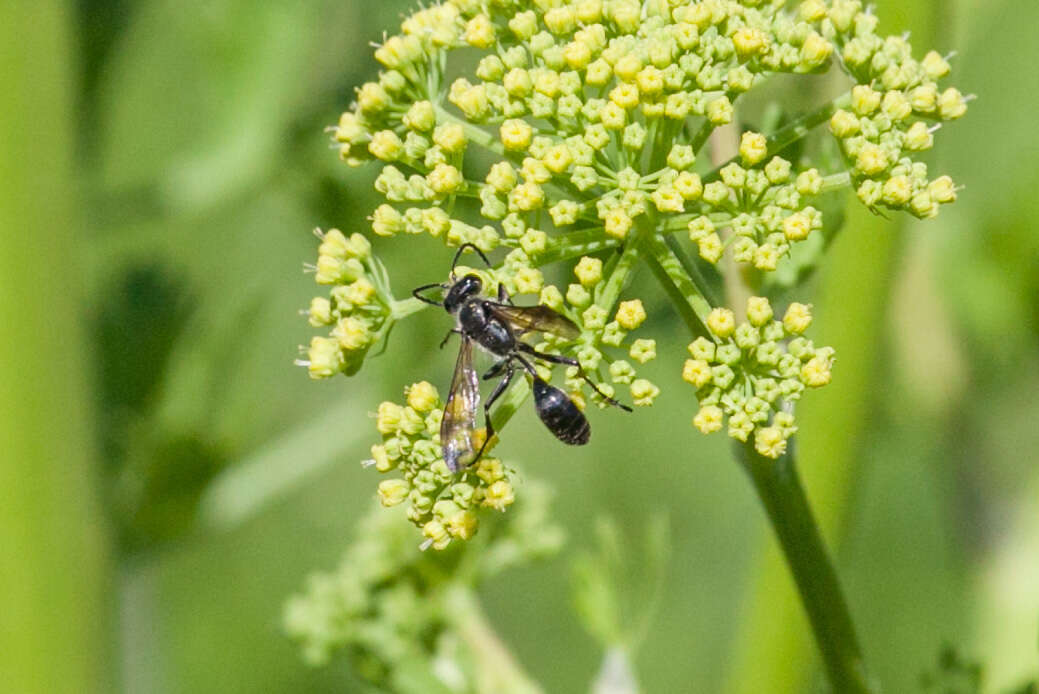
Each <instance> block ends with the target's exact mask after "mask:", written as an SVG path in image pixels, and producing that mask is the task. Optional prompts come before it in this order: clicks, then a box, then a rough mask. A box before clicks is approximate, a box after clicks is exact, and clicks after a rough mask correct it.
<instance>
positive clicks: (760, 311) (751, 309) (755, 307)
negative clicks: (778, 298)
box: [747, 296, 772, 328]
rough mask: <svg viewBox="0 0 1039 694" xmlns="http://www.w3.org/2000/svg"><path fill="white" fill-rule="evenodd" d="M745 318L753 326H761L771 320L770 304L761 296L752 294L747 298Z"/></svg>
mask: <svg viewBox="0 0 1039 694" xmlns="http://www.w3.org/2000/svg"><path fill="white" fill-rule="evenodd" d="M747 320H749V321H750V324H751V325H753V326H754V327H757V328H760V327H761V326H763V325H765V324H766V323H768V322H769V321H770V320H772V304H770V303H769V302H768V299H766V298H765V297H763V296H752V297H750V298H749V299H747Z"/></svg>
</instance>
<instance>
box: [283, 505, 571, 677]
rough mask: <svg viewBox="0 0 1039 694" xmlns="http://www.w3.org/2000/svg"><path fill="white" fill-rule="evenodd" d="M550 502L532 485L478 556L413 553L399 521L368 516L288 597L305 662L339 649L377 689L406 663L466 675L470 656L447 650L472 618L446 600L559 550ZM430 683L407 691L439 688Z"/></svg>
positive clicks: (290, 628) (293, 633)
mask: <svg viewBox="0 0 1039 694" xmlns="http://www.w3.org/2000/svg"><path fill="white" fill-rule="evenodd" d="M549 502H550V495H549V493H548V492H547V490H546V489H545V488H544V487H543V486H541V485H538V484H531V485H529V489H528V493H527V494H525V495H524V499H523V501H522V503H520V504H518V507H517V509H516V512H515V513H514V514H510V517H508V518H504V519H502V522H500V523H496V524H494V527H493V528H491V529H489V532H488V533H487V534H486V535H485V536H484V538H483V539H484V542H483V546H482V547H480V548H479V550H477V548H475V547H474V548H472V549H469V548H468V547H463V548H462V549H461V550H460V551H457V552H446V553H441V552H437V553H430V552H421V551H419V549H418V548H417V547H416V546H415V542H414V541H413V539H412V537H411V533H410V532H409V531H408V530H407V529H406V526H405V525H404V524H403V523H400V522H399V518H397V517H396V514H387V513H385V512H382V511H379V512H375V513H370V514H368V515H367V516H366V517H364V518H362V519H361V521H360V522H359V523H358V526H357V535H356V539H355V540H354V541H353V543H352V544H351V545H350V547H349V549H348V550H347V551H346V554H345V555H344V556H343V559H342V561H341V562H340V564H339V566H338V567H337V568H336V569H335V570H334V571H332V572H329V573H317V574H314V575H312V576H310V577H309V578H308V579H307V585H306V587H305V589H304V591H303V592H302V593H300V594H297V595H294V596H292V597H291V598H290V599H289V600H288V602H287V603H286V605H285V608H284V614H283V628H284V629H285V631H286V632H287V633H288V635H289V636H290V637H292V638H293V639H295V640H296V641H298V642H299V644H300V646H301V648H302V652H303V657H304V659H305V660H306V661H307V663H308V664H310V665H315V666H317V665H324V664H326V663H328V661H329V660H330V659H331V657H332V655H333V654H334V653H335V652H336V651H339V650H344V651H346V653H347V655H348V656H349V657H350V659H351V661H352V664H353V665H354V671H355V672H356V673H358V674H359V675H360V676H362V677H364V678H365V679H366V680H367V681H369V682H370V683H372V684H375V685H382V686H386V685H387V684H389V682H388V678H390V677H392V676H393V673H395V672H397V671H399V670H400V668H401V666H402V664H407V665H409V666H410V669H409V672H412V673H413V674H415V673H416V672H421V673H422V675H423V677H426V678H435V677H436V672H435V670H436V668H435V667H434V665H435V661H436V660H437V659H438V658H447V659H449V660H452V661H454V662H456V663H457V665H456V667H460V668H461V669H460V670H458V671H459V672H465V673H466V674H467V675H470V676H471V675H472V673H471V672H470V671H469V670H468V667H469V665H471V664H470V663H468V659H467V658H465V657H459V655H460V654H458V653H457V652H453V650H454V649H451V648H450V646H451V645H452V644H453V641H454V640H455V639H457V638H459V637H460V636H461V637H462V638H464V636H462V635H461V634H459V631H458V630H457V629H456V624H459V623H464V622H465V621H466V619H467V618H468V617H469V615H467V614H464V613H463V610H464V609H465V608H466V605H467V604H466V602H465V601H454V602H452V601H450V600H448V599H447V596H448V594H450V593H451V592H452V590H453V591H456V592H457V591H459V590H462V591H469V590H471V588H472V586H473V585H474V584H476V583H479V582H480V581H482V580H485V579H486V578H488V577H490V576H493V575H494V574H496V573H498V572H500V571H502V570H505V569H507V568H510V567H512V566H515V565H518V564H524V563H528V562H530V561H534V560H537V559H539V558H542V557H545V556H549V555H551V554H553V553H555V552H556V551H557V550H558V549H559V548H560V546H561V545H562V542H563V534H562V531H561V529H560V528H559V527H558V526H556V525H555V524H553V523H552V522H551V520H550V518H549ZM463 565H464V567H465V569H464V570H459V567H461V566H463ZM447 637H451V638H450V639H448V638H447ZM453 645H457V644H453ZM465 645H466V646H468V647H471V648H474V649H478V647H479V644H465ZM429 682H430V683H429V685H428V686H427V687H425V688H423V687H421V686H419V685H416V687H418V688H414V687H413V689H412V690H409V691H433V690H436V689H440V688H442V687H443V683H442V682H439V683H438V682H433V680H432V679H430V680H429ZM434 684H437V685H438V686H433V685H434Z"/></svg>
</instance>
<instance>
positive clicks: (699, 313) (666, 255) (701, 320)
mask: <svg viewBox="0 0 1039 694" xmlns="http://www.w3.org/2000/svg"><path fill="white" fill-rule="evenodd" d="M643 248H644V249H645V251H646V253H645V256H646V260H647V262H648V264H649V267H650V270H651V271H652V272H653V275H654V276H655V277H656V278H657V280H658V281H659V282H660V284H661V286H662V287H663V288H664V291H665V292H667V295H668V296H669V297H670V298H671V300H672V303H673V304H674V305H675V308H676V309H677V310H678V313H679V315H680V316H681V317H682V320H684V321H685V323H686V325H687V326H689V331H690V332H692V333H693V335H694V336H695V337H699V336H701V335H707V334H708V332H707V328H706V327H705V323H706V322H707V315H708V314H709V313H710V312H711V305H710V304H709V303H708V302H707V299H705V298H704V295H703V292H701V291H700V288H699V287H697V286H696V285H695V284H694V283H693V280H692V279H690V277H689V274H688V273H687V272H686V270H685V268H684V267H683V266H682V261H681V260H680V259H679V258H678V256H677V255H675V253H674V251H672V250H671V249H670V248H669V247H668V246H667V244H665V243H664V242H663V241H662V240H661V239H660V237H659V236H658V235H652V236H650V237H648V238H646V239H645V241H643Z"/></svg>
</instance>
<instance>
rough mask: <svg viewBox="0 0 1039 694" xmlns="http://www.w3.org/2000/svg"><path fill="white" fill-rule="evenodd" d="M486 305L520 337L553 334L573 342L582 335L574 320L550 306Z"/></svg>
mask: <svg viewBox="0 0 1039 694" xmlns="http://www.w3.org/2000/svg"><path fill="white" fill-rule="evenodd" d="M484 305H485V306H487V308H489V309H490V311H491V313H493V314H494V315H495V317H497V318H498V320H500V321H502V322H503V323H505V324H506V325H508V326H509V327H510V328H512V329H513V331H514V332H516V333H518V334H520V335H522V334H523V333H529V332H539V333H552V334H553V335H558V336H559V337H562V338H564V339H567V340H573V339H575V338H577V337H578V336H579V335H580V334H581V329H580V328H578V327H577V325H576V324H574V322H573V321H572V320H570V319H569V318H567V317H566V316H564V315H562V314H559V313H556V312H555V311H553V310H552V309H550V308H549V307H548V306H513V305H511V304H501V303H498V302H496V301H488V302H485V304H484Z"/></svg>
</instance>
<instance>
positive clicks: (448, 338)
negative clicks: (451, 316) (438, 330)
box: [440, 328, 462, 349]
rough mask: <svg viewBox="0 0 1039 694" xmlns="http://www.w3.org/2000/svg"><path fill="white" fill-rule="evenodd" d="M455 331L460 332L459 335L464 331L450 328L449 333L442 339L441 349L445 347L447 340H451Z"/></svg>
mask: <svg viewBox="0 0 1039 694" xmlns="http://www.w3.org/2000/svg"><path fill="white" fill-rule="evenodd" d="M455 333H458V334H459V335H461V334H462V331H461V330H458V329H457V328H451V329H450V330H448V331H447V335H444V339H443V340H441V341H440V349H443V348H444V345H446V344H447V341H448V340H450V339H451V336H452V335H454V334H455Z"/></svg>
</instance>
